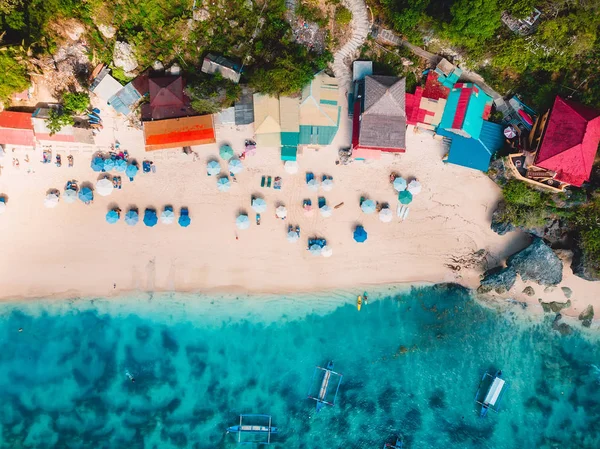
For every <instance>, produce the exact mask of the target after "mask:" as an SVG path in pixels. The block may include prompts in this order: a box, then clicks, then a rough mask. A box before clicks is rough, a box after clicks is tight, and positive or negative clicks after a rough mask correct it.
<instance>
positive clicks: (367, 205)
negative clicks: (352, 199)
mask: <svg viewBox="0 0 600 449" xmlns="http://www.w3.org/2000/svg"><path fill="white" fill-rule="evenodd" d="M360 208H361V209H362V211H363V212H364V213H365V214H372V213H373V212H375V209H376V208H377V205H376V204H375V201H373V200H364V201H363V202H362V203H361V205H360Z"/></svg>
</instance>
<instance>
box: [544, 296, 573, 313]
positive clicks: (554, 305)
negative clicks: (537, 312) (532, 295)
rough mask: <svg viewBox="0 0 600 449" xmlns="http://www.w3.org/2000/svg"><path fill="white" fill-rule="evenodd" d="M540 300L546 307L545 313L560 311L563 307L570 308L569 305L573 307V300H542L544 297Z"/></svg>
mask: <svg viewBox="0 0 600 449" xmlns="http://www.w3.org/2000/svg"><path fill="white" fill-rule="evenodd" d="M538 301H539V302H540V305H541V306H542V309H544V312H545V313H558V312H560V311H561V310H562V309H568V308H569V307H571V301H567V302H556V301H554V302H542V298H539V299H538Z"/></svg>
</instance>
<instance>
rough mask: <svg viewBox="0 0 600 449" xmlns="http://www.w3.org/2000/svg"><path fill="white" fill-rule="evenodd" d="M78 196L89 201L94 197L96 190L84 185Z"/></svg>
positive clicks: (85, 201) (86, 201)
mask: <svg viewBox="0 0 600 449" xmlns="http://www.w3.org/2000/svg"><path fill="white" fill-rule="evenodd" d="M77 196H78V197H79V199H80V200H81V201H83V202H84V203H89V202H90V201H92V200H93V199H94V192H92V189H90V188H89V187H84V188H82V189H81V190H80V191H79V193H78V194H77Z"/></svg>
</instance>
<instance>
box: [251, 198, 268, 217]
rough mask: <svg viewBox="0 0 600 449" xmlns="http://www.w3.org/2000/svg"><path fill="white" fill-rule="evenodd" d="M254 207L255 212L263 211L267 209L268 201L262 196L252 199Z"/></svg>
mask: <svg viewBox="0 0 600 449" xmlns="http://www.w3.org/2000/svg"><path fill="white" fill-rule="evenodd" d="M252 209H254V212H256V213H259V214H260V213H263V212H264V211H266V210H267V202H266V201H265V200H263V199H262V198H254V199H253V200H252Z"/></svg>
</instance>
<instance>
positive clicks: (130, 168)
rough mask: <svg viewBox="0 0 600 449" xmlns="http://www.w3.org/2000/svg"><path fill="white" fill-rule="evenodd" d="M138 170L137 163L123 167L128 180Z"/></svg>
mask: <svg viewBox="0 0 600 449" xmlns="http://www.w3.org/2000/svg"><path fill="white" fill-rule="evenodd" d="M138 170H139V168H138V167H137V165H133V164H129V165H128V166H127V168H126V169H125V175H126V176H127V177H128V178H129V179H130V180H133V178H135V175H137V172H138Z"/></svg>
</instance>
